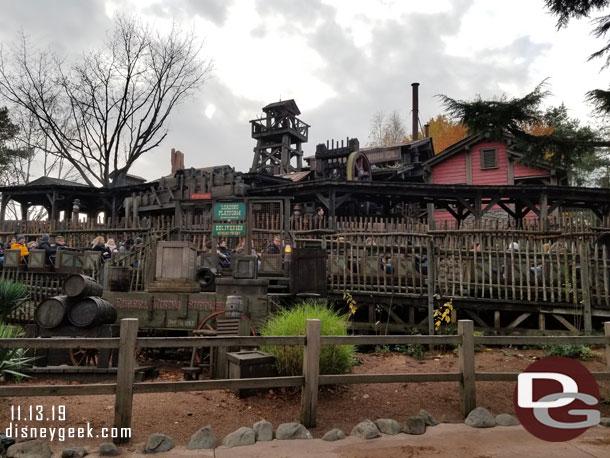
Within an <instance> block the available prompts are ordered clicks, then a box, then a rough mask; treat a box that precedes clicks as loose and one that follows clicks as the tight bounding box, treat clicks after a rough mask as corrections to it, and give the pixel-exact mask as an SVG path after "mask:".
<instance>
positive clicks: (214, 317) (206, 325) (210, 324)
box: [195, 310, 256, 363]
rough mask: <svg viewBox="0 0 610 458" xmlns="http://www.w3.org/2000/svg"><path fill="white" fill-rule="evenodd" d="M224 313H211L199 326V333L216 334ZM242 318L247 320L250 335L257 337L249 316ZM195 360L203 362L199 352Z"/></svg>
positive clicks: (242, 315)
mask: <svg viewBox="0 0 610 458" xmlns="http://www.w3.org/2000/svg"><path fill="white" fill-rule="evenodd" d="M224 313H225V311H224V310H217V311H215V312H213V313H210V314H209V315H208V316H206V317H205V318H204V319H203V320H201V323H199V326H197V330H198V331H201V330H207V331H209V332H210V333H216V329H217V328H218V318H219V317H221V316H223V315H224ZM240 318H241V319H242V320H245V321H246V322H247V323H248V327H249V328H250V335H251V336H255V335H256V329H255V328H254V325H253V324H252V322H251V321H250V318H248V316H247V315H244V314H243V313H242V314H241V315H240ZM195 360H196V361H197V362H198V363H200V362H201V357H200V355H199V352H198V351H196V352H195Z"/></svg>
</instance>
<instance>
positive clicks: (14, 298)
mask: <svg viewBox="0 0 610 458" xmlns="http://www.w3.org/2000/svg"><path fill="white" fill-rule="evenodd" d="M27 296H28V290H27V287H26V286H25V285H24V284H23V283H15V282H13V281H9V280H0V322H1V323H5V322H6V319H7V317H8V316H9V315H10V314H11V313H13V312H14V311H15V310H16V309H17V308H19V307H20V306H21V304H23V301H24V300H25V299H26V298H27Z"/></svg>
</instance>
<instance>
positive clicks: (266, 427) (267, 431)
mask: <svg viewBox="0 0 610 458" xmlns="http://www.w3.org/2000/svg"><path fill="white" fill-rule="evenodd" d="M254 435H255V436H256V442H263V441H272V440H273V425H272V424H271V423H269V422H268V421H265V420H262V421H259V422H256V423H254Z"/></svg>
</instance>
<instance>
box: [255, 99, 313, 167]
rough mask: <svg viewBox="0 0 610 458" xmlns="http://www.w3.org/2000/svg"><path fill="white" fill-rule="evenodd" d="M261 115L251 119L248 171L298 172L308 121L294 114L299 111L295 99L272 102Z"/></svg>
mask: <svg viewBox="0 0 610 458" xmlns="http://www.w3.org/2000/svg"><path fill="white" fill-rule="evenodd" d="M263 112H264V113H265V115H264V117H263V118H261V119H253V120H252V121H250V124H251V126H252V138H253V139H255V140H256V146H255V147H254V160H253V161H252V168H251V169H250V171H251V172H262V173H267V174H270V175H284V174H288V173H292V172H300V171H301V169H302V167H303V149H302V148H301V145H302V144H303V143H306V142H307V135H308V132H309V124H306V123H304V122H303V121H301V120H300V119H298V118H297V116H298V115H300V114H301V111H300V110H299V107H297V104H296V103H295V101H294V100H292V99H290V100H284V101H282V102H275V103H271V104H269V105H267V106H266V107H264V108H263Z"/></svg>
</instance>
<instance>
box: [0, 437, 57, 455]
mask: <svg viewBox="0 0 610 458" xmlns="http://www.w3.org/2000/svg"><path fill="white" fill-rule="evenodd" d="M6 456H7V457H9V458H51V449H50V448H49V446H48V445H47V444H46V443H45V442H43V441H41V440H38V439H35V440H31V441H27V442H20V443H18V444H13V445H11V446H10V447H9V448H8V450H7V451H6Z"/></svg>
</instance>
